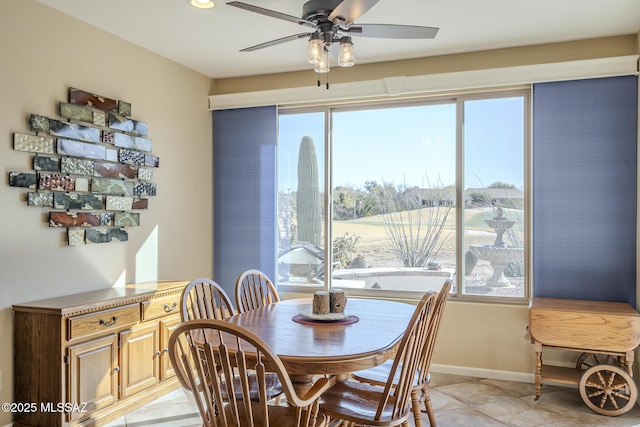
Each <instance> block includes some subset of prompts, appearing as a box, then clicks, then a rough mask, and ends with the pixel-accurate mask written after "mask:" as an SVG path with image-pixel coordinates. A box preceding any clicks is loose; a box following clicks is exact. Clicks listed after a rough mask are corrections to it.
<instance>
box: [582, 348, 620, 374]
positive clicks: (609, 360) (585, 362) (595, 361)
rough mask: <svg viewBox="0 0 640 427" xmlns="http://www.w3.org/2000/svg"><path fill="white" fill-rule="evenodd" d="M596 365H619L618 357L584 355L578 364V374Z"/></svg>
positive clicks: (593, 354) (594, 354)
mask: <svg viewBox="0 0 640 427" xmlns="http://www.w3.org/2000/svg"><path fill="white" fill-rule="evenodd" d="M596 365H619V363H618V360H617V358H616V357H614V356H612V355H610V354H596V353H582V354H580V357H578V361H577V362H576V369H577V370H578V372H581V371H584V370H587V369H589V368H590V367H592V366H596Z"/></svg>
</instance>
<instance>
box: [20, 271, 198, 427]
mask: <svg viewBox="0 0 640 427" xmlns="http://www.w3.org/2000/svg"><path fill="white" fill-rule="evenodd" d="M186 284H187V282H159V283H150V284H143V285H128V286H126V287H122V288H111V289H105V290H101V291H94V292H87V293H83V294H76V295H69V296H66V297H60V298H52V299H48V300H41V301H34V302H31V303H25V304H18V305H14V307H13V308H14V312H15V321H14V325H15V340H14V341H15V370H16V372H15V378H16V381H15V384H16V385H15V401H16V402H28V403H35V407H36V408H37V410H36V411H33V412H28V413H19V414H15V416H14V426H61V427H63V426H64V427H77V426H100V425H104V424H106V423H108V422H109V421H111V420H113V419H115V418H118V417H120V416H122V415H123V414H125V413H126V412H129V411H131V410H133V409H135V408H137V407H140V406H142V405H144V404H146V403H148V402H150V401H152V400H154V399H156V398H158V397H159V396H162V395H163V394H165V393H168V392H169V391H171V390H173V389H175V388H177V387H179V383H178V382H177V379H176V378H175V375H174V373H173V369H172V368H171V364H170V362H169V357H168V350H167V343H168V340H169V336H170V335H171V332H172V331H173V329H175V328H176V327H177V326H178V325H179V324H180V315H179V307H180V294H181V292H182V289H183V288H184V287H185V286H186Z"/></svg>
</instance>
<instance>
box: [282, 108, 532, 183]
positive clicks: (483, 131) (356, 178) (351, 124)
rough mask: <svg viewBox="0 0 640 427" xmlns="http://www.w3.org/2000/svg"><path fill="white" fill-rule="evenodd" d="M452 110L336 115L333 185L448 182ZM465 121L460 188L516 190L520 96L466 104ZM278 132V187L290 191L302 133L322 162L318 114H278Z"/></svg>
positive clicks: (519, 175)
mask: <svg viewBox="0 0 640 427" xmlns="http://www.w3.org/2000/svg"><path fill="white" fill-rule="evenodd" d="M455 111H456V109H455V104H454V103H447V104H435V105H426V106H425V105H423V106H403V107H400V108H384V109H368V110H357V111H356V110H351V111H350V110H345V111H339V110H336V111H335V112H334V114H333V118H332V120H333V127H332V138H333V186H334V187H336V186H339V185H350V186H353V187H364V184H365V182H366V181H377V182H378V183H379V184H380V183H382V182H385V183H394V184H395V185H398V184H406V185H407V186H419V187H429V186H432V187H433V186H436V185H437V184H438V183H441V184H444V185H452V184H454V183H455V150H456V148H455V145H456V137H455V135H456V134H455V131H456V117H455ZM464 123H465V126H464V129H465V135H464V137H465V147H466V156H465V170H466V173H465V179H466V180H467V182H466V184H465V187H479V186H481V185H485V186H486V185H489V184H491V183H493V182H496V181H503V182H507V183H510V184H514V185H515V186H516V187H519V188H522V186H523V184H524V173H523V153H524V147H523V145H524V144H523V131H522V126H523V99H522V98H501V99H490V100H471V101H466V102H465V119H464ZM279 132H280V134H279V148H278V150H279V167H278V169H279V171H280V172H281V173H279V185H278V188H279V189H280V190H283V189H287V188H291V189H295V188H296V186H297V184H296V181H297V177H296V175H297V168H296V165H297V156H298V147H299V145H300V140H301V139H302V137H303V136H305V135H309V136H311V137H313V139H314V142H315V145H316V153H317V156H318V161H319V163H320V164H322V163H323V161H324V113H305V114H290V115H282V116H281V117H280V130H279ZM513 159H519V160H518V161H513ZM287 165H290V166H289V167H287ZM286 170H288V171H289V172H285V171H286ZM282 172H285V173H282ZM321 173H322V171H321ZM320 179H321V180H323V177H322V175H321V177H320ZM429 183H430V185H429ZM321 188H322V182H321Z"/></svg>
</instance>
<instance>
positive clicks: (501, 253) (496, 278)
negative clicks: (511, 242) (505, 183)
mask: <svg viewBox="0 0 640 427" xmlns="http://www.w3.org/2000/svg"><path fill="white" fill-rule="evenodd" d="M496 214H497V216H494V217H493V219H485V222H486V223H487V225H488V226H489V227H491V228H493V229H494V230H495V231H496V240H495V242H494V243H493V245H471V246H469V250H470V251H471V253H472V254H473V255H474V256H475V257H476V258H478V259H483V260H486V261H489V262H491V268H492V269H493V275H492V276H491V277H490V278H489V280H487V286H494V287H505V286H510V285H511V282H510V281H509V279H507V278H506V277H504V269H505V267H506V266H507V263H509V262H513V261H519V260H521V259H522V255H523V253H524V248H521V247H518V246H507V245H505V243H504V242H503V241H502V236H503V235H504V232H505V231H507V230H508V229H510V228H511V227H513V224H515V223H516V222H515V221H513V220H510V219H507V218H505V217H504V216H503V215H504V213H503V211H502V208H498V209H497V210H496Z"/></svg>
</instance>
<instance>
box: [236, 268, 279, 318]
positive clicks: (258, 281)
mask: <svg viewBox="0 0 640 427" xmlns="http://www.w3.org/2000/svg"><path fill="white" fill-rule="evenodd" d="M278 301H280V296H279V295H278V291H277V290H276V286H275V285H274V284H273V282H272V281H271V279H269V277H267V275H266V274H264V273H263V272H262V271H260V270H247V271H245V272H243V273H241V274H240V275H239V276H238V279H237V280H236V307H237V309H238V313H244V312H245V311H249V310H253V309H254V308H258V307H264V306H265V305H267V304H271V303H274V302H278Z"/></svg>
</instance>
